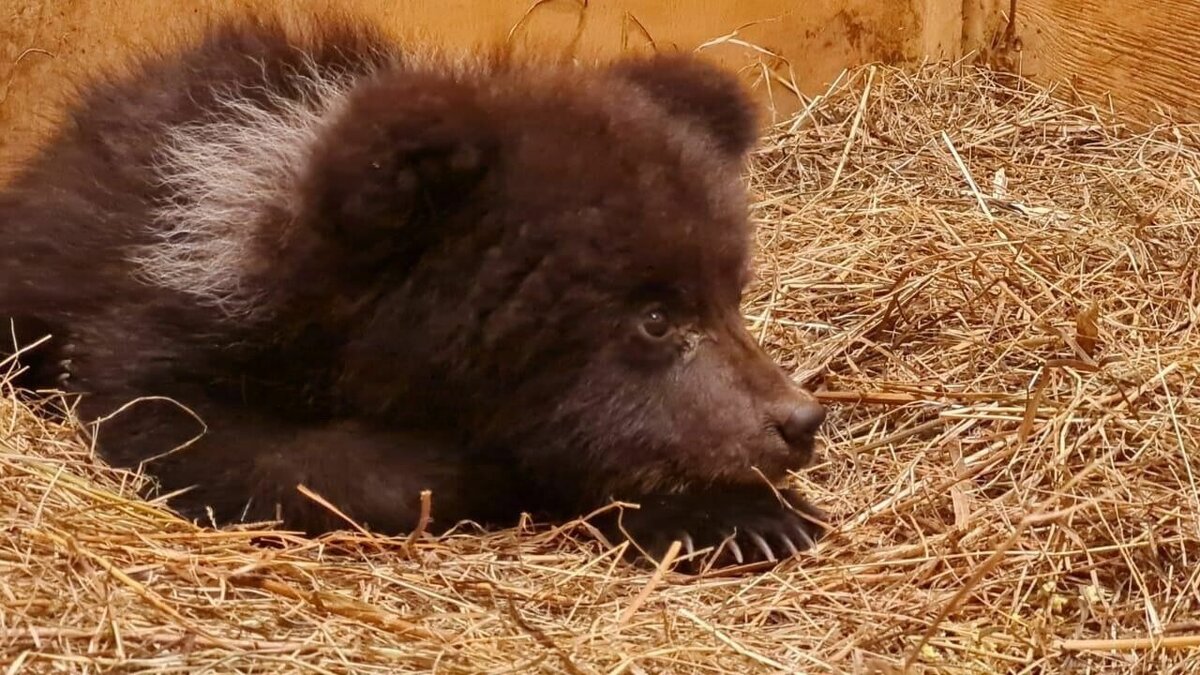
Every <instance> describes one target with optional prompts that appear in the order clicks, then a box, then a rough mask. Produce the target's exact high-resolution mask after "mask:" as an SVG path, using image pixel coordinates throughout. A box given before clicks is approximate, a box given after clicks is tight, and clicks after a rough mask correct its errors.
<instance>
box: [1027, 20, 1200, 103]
mask: <svg viewBox="0 0 1200 675" xmlns="http://www.w3.org/2000/svg"><path fill="white" fill-rule="evenodd" d="M1017 34H1018V36H1019V39H1020V41H1021V52H1020V59H1019V62H1018V63H1019V67H1020V68H1021V70H1022V72H1023V73H1024V74H1026V75H1028V76H1030V77H1032V78H1033V79H1035V80H1037V81H1038V82H1042V83H1046V84H1048V83H1052V82H1068V83H1070V84H1072V85H1074V86H1075V88H1076V89H1077V90H1078V91H1079V92H1080V93H1081V94H1083V95H1084V96H1085V98H1087V99H1089V100H1092V101H1100V102H1104V101H1105V100H1106V99H1107V98H1108V97H1109V96H1111V99H1112V103H1113V105H1114V106H1115V107H1116V108H1117V109H1119V110H1121V111H1122V112H1125V113H1126V114H1129V115H1131V116H1133V117H1135V118H1137V119H1140V120H1142V121H1147V120H1149V119H1150V118H1151V116H1150V115H1149V114H1148V113H1152V112H1153V111H1154V110H1155V109H1156V107H1158V106H1162V107H1163V108H1165V109H1168V110H1170V111H1172V112H1173V113H1174V114H1175V115H1177V117H1178V118H1179V119H1180V120H1181V121H1184V120H1186V121H1200V0H1140V1H1133V0H1020V1H1019V4H1018V10H1017Z"/></svg>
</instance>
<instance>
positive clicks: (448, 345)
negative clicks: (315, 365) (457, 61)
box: [302, 55, 825, 504]
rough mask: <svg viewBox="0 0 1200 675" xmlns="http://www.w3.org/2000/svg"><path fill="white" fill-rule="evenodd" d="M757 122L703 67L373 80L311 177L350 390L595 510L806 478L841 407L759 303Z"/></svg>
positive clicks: (736, 90) (637, 63) (516, 70)
mask: <svg viewBox="0 0 1200 675" xmlns="http://www.w3.org/2000/svg"><path fill="white" fill-rule="evenodd" d="M756 126H757V124H756V116H755V112H754V106H753V103H752V102H751V101H750V100H749V98H748V97H747V95H746V93H745V92H744V91H743V89H742V88H741V85H740V84H739V83H738V81H737V80H736V78H735V77H734V76H733V75H732V74H729V73H726V72H725V71H723V70H720V69H718V68H716V67H714V66H710V65H708V64H706V63H703V62H702V61H700V60H697V59H695V58H693V57H690V56H678V55H675V56H655V57H648V58H634V59H626V60H622V61H618V62H616V63H612V64H607V65H605V66H603V67H597V68H591V69H582V68H567V67H554V68H548V67H536V68H535V67H522V66H518V65H514V64H493V65H492V66H490V67H487V68H477V69H464V70H462V71H459V72H457V73H455V74H451V75H447V74H446V73H445V72H441V71H438V70H437V69H433V68H426V69H422V68H421V67H417V66H414V67H411V68H408V69H401V70H398V71H396V72H392V73H385V74H381V75H379V76H377V77H376V78H374V79H373V80H372V81H370V82H368V83H366V84H363V85H361V86H359V87H358V88H357V89H356V90H355V91H354V92H352V94H351V95H350V97H349V98H348V100H347V102H346V105H345V108H344V110H343V111H342V112H341V113H340V114H339V116H338V119H337V121H336V123H333V124H332V125H331V126H330V127H329V128H328V129H326V130H325V132H324V134H323V136H322V139H321V140H320V142H319V143H318V144H317V145H316V147H315V149H314V153H313V155H312V160H311V163H310V170H309V172H308V174H307V176H306V178H305V179H304V182H303V183H302V184H303V186H304V190H303V193H304V195H305V199H306V207H305V212H306V213H307V216H306V217H307V218H308V222H310V223H311V224H312V227H313V228H314V229H316V230H318V231H320V232H322V233H323V236H326V237H331V238H333V239H334V240H336V241H338V242H340V247H341V248H340V250H341V254H340V255H341V260H343V263H341V264H343V265H344V267H343V269H342V271H340V272H339V275H340V277H341V278H343V279H346V280H347V284H351V283H353V284H355V285H353V286H352V288H353V290H352V291H351V290H347V291H346V292H345V293H344V294H343V295H344V298H348V300H346V301H345V303H344V304H345V306H346V307H352V308H353V309H352V310H349V309H348V310H347V313H348V314H347V315H348V316H353V319H352V320H351V321H350V325H351V326H352V328H350V329H349V339H348V341H347V344H346V348H345V352H344V362H343V364H342V370H341V375H340V381H339V385H338V386H339V387H340V391H341V392H342V394H343V395H344V396H345V397H346V400H348V401H351V402H353V406H354V408H355V409H356V410H358V411H361V412H363V414H367V415H370V416H372V417H374V418H377V419H381V420H385V421H387V422H389V423H400V424H407V425H416V426H423V427H428V428H430V429H431V430H433V431H436V432H440V433H447V434H453V435H454V437H455V438H456V439H457V440H458V442H460V443H462V444H463V445H464V446H465V447H468V448H470V449H472V450H474V451H478V452H480V453H506V456H509V457H511V461H513V462H514V463H516V464H517V465H518V466H523V467H528V468H529V469H530V471H529V473H530V475H536V476H538V477H539V478H540V479H541V480H543V481H544V485H543V488H544V489H545V490H546V491H547V492H553V493H556V494H559V495H562V496H563V497H564V498H565V499H572V500H578V501H579V502H580V503H586V504H595V503H597V502H599V501H603V500H606V499H608V498H610V497H615V498H618V499H636V498H638V497H639V496H642V495H650V494H664V493H677V492H683V491H687V490H692V489H702V488H706V487H711V486H720V485H729V486H734V485H742V484H750V483H761V481H762V479H763V476H765V477H766V478H767V479H769V480H772V481H779V480H780V479H781V478H783V477H784V476H785V474H786V472H787V471H788V470H791V469H798V468H801V467H803V466H804V465H805V464H806V463H808V462H809V460H810V457H811V454H812V450H813V443H814V440H813V439H814V434H815V433H816V431H817V429H818V427H819V425H820V424H821V422H822V420H823V419H824V414H825V413H824V409H823V408H822V407H821V406H820V405H818V404H817V403H816V402H815V400H814V399H813V398H812V397H811V396H810V395H809V394H807V393H805V392H804V391H802V390H801V389H800V388H798V387H797V386H796V385H795V384H793V382H792V381H791V380H790V379H789V377H787V375H786V374H785V373H784V372H782V370H781V369H780V368H779V367H778V366H777V365H776V364H775V363H774V362H772V360H771V359H770V358H769V357H768V355H767V354H765V353H764V351H763V350H762V349H761V348H760V347H759V346H758V344H756V341H755V340H754V338H753V337H752V336H751V335H750V334H749V333H748V331H747V329H746V327H745V324H744V320H743V316H742V314H741V311H740V304H741V300H742V293H743V290H744V289H745V287H746V285H747V284H748V282H749V281H750V280H751V273H752V269H751V265H750V261H751V253H752V234H753V232H752V228H751V225H750V220H749V217H748V204H747V195H746V186H745V184H744V181H743V175H742V173H743V168H744V163H745V159H746V156H747V153H748V152H749V151H750V149H751V147H752V145H753V143H754V141H755V139H756V135H757V133H756V132H757V129H756ZM350 280H353V282H351V281H350ZM348 287H349V286H348Z"/></svg>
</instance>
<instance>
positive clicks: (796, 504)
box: [608, 486, 828, 571]
mask: <svg viewBox="0 0 1200 675" xmlns="http://www.w3.org/2000/svg"><path fill="white" fill-rule="evenodd" d="M638 504H639V507H640V508H638V509H636V510H632V509H622V510H621V511H620V512H619V515H615V516H612V520H613V521H614V522H610V523H609V524H608V525H609V528H610V531H614V532H618V533H620V534H621V535H622V536H624V537H628V538H629V539H630V540H631V542H632V543H633V544H635V546H632V547H630V550H631V552H634V553H637V552H639V551H640V552H642V553H645V554H646V555H649V556H650V557H652V558H655V559H660V558H661V557H662V556H663V554H665V553H666V551H667V549H668V548H669V547H670V545H671V543H672V542H673V541H679V542H680V543H681V544H682V549H681V552H680V554H681V556H683V557H684V558H685V559H684V560H682V561H681V565H680V567H681V568H683V569H686V570H691V571H696V570H699V569H700V568H702V567H703V566H704V565H705V564H707V563H711V564H712V566H713V567H724V566H729V565H742V564H750V563H763V562H779V561H782V560H785V559H787V558H789V557H791V556H793V555H795V554H796V553H798V552H800V551H803V550H806V549H810V548H813V547H814V546H816V543H817V542H818V541H820V539H821V537H822V536H824V534H825V532H826V530H827V527H828V526H827V525H826V516H825V514H824V512H822V511H821V510H820V509H818V508H817V507H815V506H813V505H812V504H811V503H809V502H808V500H807V499H805V498H804V497H803V496H802V495H801V494H800V493H799V492H797V491H795V490H790V489H783V490H778V491H774V490H771V489H769V488H767V487H765V486H763V487H739V488H730V489H718V490H712V491H705V492H697V493H692V494H680V495H666V496H657V497H652V498H646V499H642V500H639V502H638ZM706 549H708V551H707V552H706V551H705V550H706Z"/></svg>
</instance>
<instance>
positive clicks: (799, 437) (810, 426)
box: [776, 401, 825, 448]
mask: <svg viewBox="0 0 1200 675" xmlns="http://www.w3.org/2000/svg"><path fill="white" fill-rule="evenodd" d="M783 412H784V415H783V419H781V420H778V421H776V424H777V425H778V426H779V435H780V436H783V440H784V441H786V442H787V444H788V445H789V446H792V447H793V448H803V447H806V446H811V445H812V440H813V437H814V436H816V434H817V431H818V430H819V429H820V428H821V424H822V423H823V422H824V421H825V406H823V405H821V404H820V403H817V402H816V401H798V402H797V403H796V404H794V405H792V406H790V407H785V408H784V409H783Z"/></svg>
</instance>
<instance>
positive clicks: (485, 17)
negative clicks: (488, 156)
mask: <svg viewBox="0 0 1200 675" xmlns="http://www.w3.org/2000/svg"><path fill="white" fill-rule="evenodd" d="M969 1H970V2H977V1H985V2H994V1H996V0H969ZM535 4H537V9H536V10H535V11H533V12H531V13H529V15H528V16H525V15H526V13H527V12H529V10H530V8H531V7H532V6H534V5H535ZM585 5H586V10H584V9H583V7H584V6H585ZM961 5H962V0H889V1H888V2H879V1H878V0H806V1H805V2H797V1H796V0H591V1H589V2H586V3H585V2H583V0H549V1H543V2H541V3H535V2H534V0H305V1H301V0H289V1H288V2H276V1H275V0H204V1H203V2H201V1H200V0H16V1H9V2H3V1H0V181H2V180H3V179H4V178H5V177H6V176H7V175H8V173H9V172H10V171H11V170H12V168H13V167H14V166H16V165H17V164H19V163H20V162H21V161H22V160H23V159H24V158H26V157H28V156H29V155H30V154H31V153H32V152H33V150H34V149H35V148H36V146H37V143H38V142H39V141H40V139H41V138H43V137H44V135H45V133H46V132H47V131H48V130H49V128H50V127H51V125H52V124H53V122H54V121H55V120H56V119H58V117H59V115H60V113H61V109H62V105H63V102H64V101H65V99H66V96H67V95H68V94H69V93H70V91H71V89H72V87H73V86H74V85H75V84H76V83H78V82H81V81H85V80H86V79H88V78H89V77H91V76H92V75H93V74H95V73H97V72H101V71H105V70H110V69H112V68H114V67H116V66H118V65H119V64H121V63H123V62H125V61H126V60H127V59H128V58H129V57H131V56H132V55H134V54H136V53H138V52H139V51H142V50H144V49H146V48H157V47H163V46H173V45H176V44H179V43H181V42H184V41H187V40H190V39H191V38H193V37H194V36H195V34H196V33H197V31H198V29H199V27H200V26H201V25H203V24H204V23H205V22H207V21H210V20H212V19H213V18H215V17H223V16H230V15H234V14H236V13H240V12H246V13H250V14H260V13H262V12H264V11H268V10H270V11H272V12H273V13H276V14H279V15H282V16H283V17H284V18H286V19H290V20H294V21H297V22H303V21H304V20H311V17H313V16H317V17H320V16H321V15H323V14H324V13H326V12H327V11H333V10H336V11H337V12H338V13H342V14H345V15H350V16H364V17H367V18H369V19H371V20H373V21H375V22H377V23H379V24H381V25H382V26H383V27H384V28H385V29H387V30H389V31H391V32H392V33H393V34H394V35H395V36H396V37H397V38H402V39H414V40H418V41H422V42H431V43H434V44H442V45H451V46H458V47H470V46H475V45H480V44H495V43H498V42H501V41H504V40H506V39H508V38H509V34H510V31H512V29H513V26H515V25H517V24H520V28H519V29H518V30H516V31H515V32H513V33H512V39H513V41H514V42H515V44H516V45H517V46H518V48H520V49H531V50H550V51H554V50H574V51H575V52H576V53H578V54H580V55H584V56H589V55H590V56H600V57H603V56H606V55H612V54H615V53H617V52H620V51H623V50H627V49H645V48H649V45H650V44H651V43H653V44H655V45H657V46H658V47H660V48H668V49H669V48H673V47H677V48H683V49H692V48H695V47H697V46H699V45H702V44H704V43H706V42H708V41H710V40H713V39H714V38H720V37H721V36H725V35H729V34H731V33H733V32H734V31H737V32H738V37H739V38H740V39H742V40H744V41H745V42H746V43H751V44H753V45H757V46H759V47H763V48H765V49H767V50H769V51H771V52H774V53H775V54H778V55H779V56H780V57H782V58H780V59H776V58H772V57H770V56H766V55H764V54H762V53H760V52H757V51H755V49H754V48H751V47H748V46H746V45H736V44H731V43H729V42H726V43H724V44H721V45H717V46H714V47H711V48H709V49H706V50H705V53H707V54H709V55H710V56H712V58H714V59H716V60H718V61H720V62H722V63H725V64H726V65H729V66H730V67H732V68H736V69H738V70H741V71H742V72H743V73H744V74H745V75H746V77H747V79H748V80H749V81H751V82H752V83H755V86H756V90H757V91H758V92H759V93H760V95H761V96H762V99H763V101H764V103H768V104H772V103H773V104H774V105H775V107H776V108H777V110H778V113H779V114H781V115H786V114H788V113H790V112H791V111H792V110H794V109H795V108H796V106H797V102H796V99H795V98H794V97H793V96H791V95H790V94H789V93H788V92H787V90H786V89H785V88H783V87H780V86H779V83H778V82H777V81H776V82H772V83H771V86H769V87H768V86H766V83H765V80H764V79H763V77H762V74H763V72H764V66H765V67H766V68H768V69H774V72H776V73H779V74H780V75H781V76H782V77H784V78H785V79H792V78H794V80H795V82H796V84H797V85H799V86H800V88H801V90H803V91H805V92H806V93H810V94H811V93H816V92H819V91H822V90H823V89H824V88H825V86H826V85H827V84H828V83H829V82H830V81H832V80H833V79H834V78H835V77H837V75H838V74H839V73H840V72H841V71H842V69H844V68H847V67H852V66H855V65H859V64H861V63H864V62H870V61H898V60H908V59H918V58H921V57H923V56H926V55H933V56H935V57H937V58H956V57H957V56H958V49H959V46H960V32H961V24H962V18H961V14H962V7H961ZM522 17H525V18H524V19H522ZM789 71H790V72H789Z"/></svg>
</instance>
